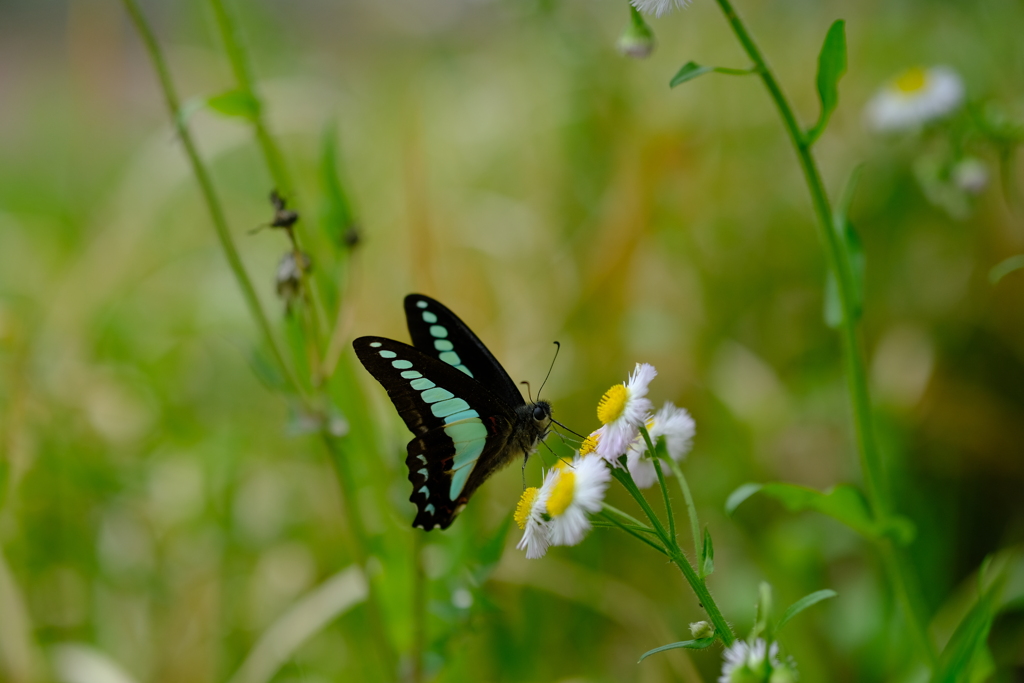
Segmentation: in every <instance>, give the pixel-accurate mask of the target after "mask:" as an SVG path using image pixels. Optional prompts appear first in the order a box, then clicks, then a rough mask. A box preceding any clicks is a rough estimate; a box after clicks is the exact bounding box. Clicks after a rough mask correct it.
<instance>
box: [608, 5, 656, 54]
mask: <svg viewBox="0 0 1024 683" xmlns="http://www.w3.org/2000/svg"><path fill="white" fill-rule="evenodd" d="M616 46H617V47H618V48H619V52H621V53H622V54H624V55H625V56H627V57H632V58H633V59H644V58H646V57H649V56H650V54H651V53H652V52H654V31H652V30H651V27H650V26H648V25H647V22H646V21H644V18H643V16H641V15H640V12H638V11H637V10H636V8H635V7H633V6H630V8H629V24H627V25H626V28H625V29H624V30H623V31H622V35H621V36H619V40H618V43H616Z"/></svg>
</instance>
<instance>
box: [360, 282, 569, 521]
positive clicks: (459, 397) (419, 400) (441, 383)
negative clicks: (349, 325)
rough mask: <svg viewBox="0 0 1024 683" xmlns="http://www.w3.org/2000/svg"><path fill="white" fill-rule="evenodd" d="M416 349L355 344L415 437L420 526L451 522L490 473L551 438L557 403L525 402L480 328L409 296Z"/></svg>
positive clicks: (412, 464)
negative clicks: (476, 331)
mask: <svg viewBox="0 0 1024 683" xmlns="http://www.w3.org/2000/svg"><path fill="white" fill-rule="evenodd" d="M405 319H406V323H407V324H408V326H409V335H410V336H411V337H412V346H410V345H408V344H403V343H402V342H399V341H395V340H393V339H386V338H384V337H359V338H358V339H356V340H355V341H353V342H352V346H353V347H354V348H355V352H356V356H357V357H358V358H359V361H360V362H361V363H362V364H363V366H364V367H365V368H366V369H367V370H368V371H369V372H370V374H371V375H373V376H374V378H375V379H376V380H377V381H378V382H380V383H381V385H383V387H384V388H385V389H386V390H387V392H388V396H389V397H390V398H391V402H392V403H394V404H395V408H397V409H398V414H399V415H400V416H401V417H402V419H403V420H404V421H405V424H406V426H407V427H408V428H409V430H410V431H411V432H412V433H413V440H412V441H410V442H409V445H408V446H407V450H408V457H406V459H405V464H406V465H407V466H408V467H409V481H410V482H412V489H413V490H412V496H410V498H409V500H411V501H412V502H413V503H415V504H416V518H415V519H414V520H413V526H414V527H419V528H421V529H425V530H427V531H430V530H431V529H434V528H437V527H440V528H442V529H447V528H448V526H449V525H450V524H451V523H452V521H453V520H454V519H455V516H456V515H458V514H459V513H460V512H462V510H463V509H464V508H465V507H466V503H467V502H468V501H469V498H470V496H472V495H473V492H474V491H476V490H477V489H478V488H479V487H480V485H481V484H483V483H484V482H485V481H486V480H487V478H488V477H490V476H491V475H492V474H494V473H495V472H497V471H498V470H499V469H501V468H502V467H504V466H505V465H507V464H509V463H510V462H512V460H514V459H515V458H516V457H518V456H519V455H522V456H523V457H524V466H525V458H529V456H530V454H531V453H533V451H534V450H535V449H536V448H537V446H538V445H539V444H540V442H541V441H543V440H544V438H545V437H546V436H547V434H548V430H549V428H550V425H551V405H550V404H549V403H548V402H547V401H541V400H537V401H536V402H530V403H527V402H526V401H524V400H523V395H522V394H521V393H520V392H519V388H518V387H517V386H516V384H515V383H514V382H513V381H512V378H510V377H509V376H508V373H507V372H505V369H504V368H503V367H501V364H500V363H498V361H497V360H495V358H494V356H493V355H491V352H490V351H488V350H487V347H486V346H484V345H483V342H481V341H480V340H479V339H478V338H477V336H476V335H475V334H473V331H472V330H470V329H469V327H468V326H467V325H466V324H465V323H464V322H462V321H461V320H459V317H458V316H457V315H455V314H454V313H452V312H451V311H450V310H448V309H447V308H446V307H445V306H443V305H442V304H440V303H439V302H437V301H435V300H434V299H431V298H430V297H428V296H423V295H422V294H410V295H409V296H407V297H405Z"/></svg>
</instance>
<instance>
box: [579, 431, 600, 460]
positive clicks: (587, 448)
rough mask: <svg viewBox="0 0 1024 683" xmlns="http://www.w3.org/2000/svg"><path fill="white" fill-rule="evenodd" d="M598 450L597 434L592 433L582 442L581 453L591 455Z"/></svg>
mask: <svg viewBox="0 0 1024 683" xmlns="http://www.w3.org/2000/svg"><path fill="white" fill-rule="evenodd" d="M596 450H597V434H591V435H590V436H588V437H587V438H585V439H583V443H581V444H580V455H590V454H591V453H593V452H594V451H596Z"/></svg>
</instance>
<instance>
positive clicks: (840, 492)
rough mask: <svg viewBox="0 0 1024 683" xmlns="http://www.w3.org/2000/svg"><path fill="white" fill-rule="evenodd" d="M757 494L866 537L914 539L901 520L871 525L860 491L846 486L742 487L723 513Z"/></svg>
mask: <svg viewBox="0 0 1024 683" xmlns="http://www.w3.org/2000/svg"><path fill="white" fill-rule="evenodd" d="M758 491H760V492H761V493H763V494H764V495H766V496H769V497H771V498H774V499H775V500H777V501H779V502H780V503H782V504H783V505H784V506H785V507H786V509H788V510H789V511H790V512H799V511H802V510H815V511H817V512H821V513H822V514H825V515H828V516H829V517H831V518H833V519H835V520H837V521H839V522H842V523H843V524H845V525H846V526H848V527H850V528H851V529H853V530H854V531H856V532H857V533H859V534H861V535H863V536H865V537H867V538H871V539H877V538H881V537H885V536H888V537H890V538H892V539H893V540H895V541H896V542H897V543H899V544H901V545H906V544H907V543H909V542H910V541H911V540H913V538H914V533H915V530H914V525H913V523H912V522H911V521H910V520H908V519H906V518H905V517H899V516H894V517H890V518H888V519H887V520H884V521H882V522H875V521H874V520H873V519H872V517H871V512H870V510H869V509H868V504H867V501H865V500H864V496H863V495H862V494H861V492H860V490H859V489H857V488H856V487H854V486H850V485H849V484H840V485H839V486H834V487H832V488H831V489H829V490H827V491H825V492H821V491H816V490H815V489H812V488H807V487H805V486H797V485H796V484H786V483H782V482H774V483H769V484H744V485H743V486H741V487H739V488H738V489H736V490H735V491H733V493H732V495H730V496H729V500H728V502H726V511H727V512H728V513H729V514H732V512H733V511H734V510H735V509H736V508H737V507H738V506H739V505H740V504H741V503H742V502H743V501H745V500H746V499H747V498H749V497H750V496H752V495H754V494H755V493H757V492H758Z"/></svg>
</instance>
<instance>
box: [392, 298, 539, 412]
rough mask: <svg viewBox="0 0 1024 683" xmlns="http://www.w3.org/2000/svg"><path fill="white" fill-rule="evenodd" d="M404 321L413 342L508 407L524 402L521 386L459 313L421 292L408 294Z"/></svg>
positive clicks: (418, 347)
mask: <svg viewBox="0 0 1024 683" xmlns="http://www.w3.org/2000/svg"><path fill="white" fill-rule="evenodd" d="M405 320H406V323H407V324H408V325H409V335H410V336H411V337H412V345H413V346H415V347H416V348H417V349H419V350H420V351H422V352H423V353H425V354H427V355H428V356H433V357H434V358H437V359H439V360H441V361H444V362H445V363H447V364H449V365H451V366H453V367H455V368H457V369H458V370H460V371H462V372H463V373H465V374H466V375H469V376H470V377H472V378H473V379H475V380H476V381H477V382H480V384H482V385H483V386H485V387H487V389H489V390H490V391H491V392H492V393H494V394H496V395H497V396H500V397H501V398H502V399H503V400H504V401H505V402H506V403H508V405H509V406H512V407H514V406H518V405H521V404H523V403H525V402H524V401H523V395H522V394H521V393H520V392H519V387H517V386H516V383H515V382H513V381H512V378H511V377H509V376H508V373H507V372H505V369H504V368H503V367H501V364H500V363H499V362H498V361H497V360H495V358H494V356H493V355H491V352H490V351H488V350H487V347H486V346H484V344H483V342H481V341H480V339H479V338H478V337H477V336H476V335H475V334H473V331H472V330H471V329H469V326H467V325H466V323H464V322H462V321H461V320H460V319H459V316H457V315H455V314H454V313H452V312H451V311H450V310H448V308H447V307H445V305H444V304H442V303H440V302H439V301H435V300H434V299H431V298H430V297H429V296H423V295H422V294H410V295H408V296H407V297H405Z"/></svg>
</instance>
